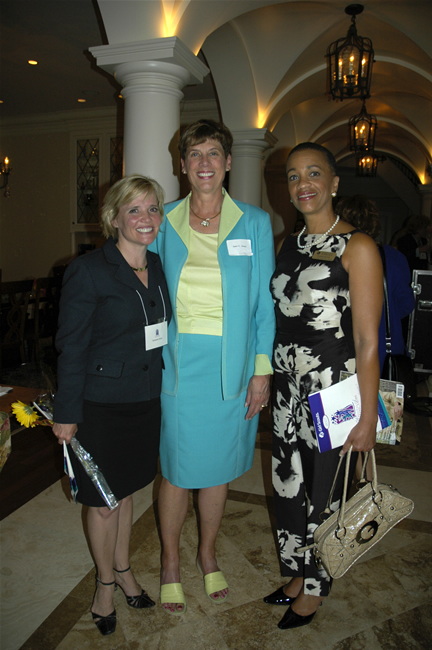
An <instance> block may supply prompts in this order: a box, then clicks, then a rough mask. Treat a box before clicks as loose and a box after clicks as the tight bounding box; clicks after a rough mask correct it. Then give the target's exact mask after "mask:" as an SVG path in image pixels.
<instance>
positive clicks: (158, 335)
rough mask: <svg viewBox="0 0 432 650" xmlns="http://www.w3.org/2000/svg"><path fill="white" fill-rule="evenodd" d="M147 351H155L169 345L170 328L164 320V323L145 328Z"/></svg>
mask: <svg viewBox="0 0 432 650" xmlns="http://www.w3.org/2000/svg"><path fill="white" fill-rule="evenodd" d="M144 336H145V346H146V350H154V348H160V347H162V346H163V345H166V344H167V343H168V327H167V322H166V320H164V321H163V322H162V323H155V324H154V325H145V326H144Z"/></svg>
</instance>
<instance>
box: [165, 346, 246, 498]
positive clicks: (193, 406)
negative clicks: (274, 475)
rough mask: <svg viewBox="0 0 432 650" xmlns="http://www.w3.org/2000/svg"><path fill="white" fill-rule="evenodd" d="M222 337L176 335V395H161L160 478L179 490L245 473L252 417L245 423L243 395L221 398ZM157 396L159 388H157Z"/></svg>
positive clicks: (216, 483)
mask: <svg viewBox="0 0 432 650" xmlns="http://www.w3.org/2000/svg"><path fill="white" fill-rule="evenodd" d="M221 368H222V337H220V336H207V335H200V334H180V335H179V346H178V391H177V395H176V396H172V395H167V394H166V393H164V392H162V395H161V403H162V428H161V443H160V461H161V469H162V476H164V477H165V478H166V479H167V480H168V481H169V482H170V483H172V484H173V485H176V486H178V487H182V488H189V489H194V488H205V487H213V486H215V485H223V484H224V483H229V481H232V480H234V479H235V478H237V477H238V476H241V475H242V474H244V473H245V472H246V471H247V470H248V469H250V468H251V466H252V462H253V456H254V449H255V439H256V432H257V428H258V416H255V417H254V418H253V419H252V420H247V421H246V420H245V415H246V411H247V409H246V408H245V406H244V403H245V399H246V391H243V392H242V393H241V395H240V396H239V397H238V398H237V399H230V400H223V399H222V385H221V384H222V379H221ZM162 391H163V383H162Z"/></svg>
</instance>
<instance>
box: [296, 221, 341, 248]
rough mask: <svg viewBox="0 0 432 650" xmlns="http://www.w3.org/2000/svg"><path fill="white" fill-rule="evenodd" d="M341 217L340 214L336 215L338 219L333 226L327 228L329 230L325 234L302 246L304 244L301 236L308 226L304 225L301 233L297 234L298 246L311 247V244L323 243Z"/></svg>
mask: <svg viewBox="0 0 432 650" xmlns="http://www.w3.org/2000/svg"><path fill="white" fill-rule="evenodd" d="M339 219H340V217H339V215H337V216H336V221H335V222H334V224H333V225H332V226H331V227H330V228H329V229H328V230H327V232H325V233H324V234H323V235H321V237H320V238H319V239H317V240H316V241H311V243H310V244H305V245H304V246H302V245H301V244H300V237H301V236H302V235H303V233H304V232H305V230H306V226H304V228H303V230H302V231H301V232H299V234H298V235H297V246H298V247H299V248H310V247H311V246H316V245H317V244H320V243H321V242H322V241H323V240H324V239H325V238H326V237H327V235H328V234H329V233H330V232H331V231H332V230H333V228H335V227H336V224H337V223H338V222H339Z"/></svg>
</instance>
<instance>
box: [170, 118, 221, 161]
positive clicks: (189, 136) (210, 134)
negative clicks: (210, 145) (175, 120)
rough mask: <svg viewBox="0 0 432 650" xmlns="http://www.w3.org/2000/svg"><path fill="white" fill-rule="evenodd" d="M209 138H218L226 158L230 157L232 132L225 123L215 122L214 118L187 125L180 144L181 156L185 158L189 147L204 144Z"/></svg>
mask: <svg viewBox="0 0 432 650" xmlns="http://www.w3.org/2000/svg"><path fill="white" fill-rule="evenodd" d="M207 140H217V141H218V142H219V143H220V144H221V145H222V149H223V150H224V154H225V158H228V156H229V155H230V153H231V148H232V144H233V136H232V133H231V131H230V130H229V128H228V127H226V126H225V124H223V123H222V122H220V123H218V122H215V121H214V120H198V121H197V122H194V123H193V124H189V126H188V127H186V130H185V131H184V132H183V134H182V135H181V137H180V142H179V144H178V148H179V150H180V158H181V159H182V160H185V159H186V152H187V150H188V149H189V147H193V146H194V145H195V144H202V143H203V142H206V141H207Z"/></svg>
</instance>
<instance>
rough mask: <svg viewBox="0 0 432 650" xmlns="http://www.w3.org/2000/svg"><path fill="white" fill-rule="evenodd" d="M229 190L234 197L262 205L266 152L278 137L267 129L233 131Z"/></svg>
mask: <svg viewBox="0 0 432 650" xmlns="http://www.w3.org/2000/svg"><path fill="white" fill-rule="evenodd" d="M232 134H233V138H234V143H233V147H232V165H231V172H230V181H229V192H230V195H231V196H232V198H233V199H237V200H238V201H244V202H245V203H251V204H252V205H257V206H259V207H260V206H261V201H262V161H263V160H264V152H265V151H266V149H269V148H270V147H274V145H275V144H276V142H277V138H276V137H275V136H274V135H273V134H272V133H271V132H270V131H268V130H267V129H245V130H241V131H233V132H232Z"/></svg>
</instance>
